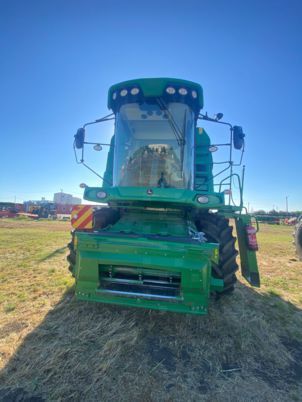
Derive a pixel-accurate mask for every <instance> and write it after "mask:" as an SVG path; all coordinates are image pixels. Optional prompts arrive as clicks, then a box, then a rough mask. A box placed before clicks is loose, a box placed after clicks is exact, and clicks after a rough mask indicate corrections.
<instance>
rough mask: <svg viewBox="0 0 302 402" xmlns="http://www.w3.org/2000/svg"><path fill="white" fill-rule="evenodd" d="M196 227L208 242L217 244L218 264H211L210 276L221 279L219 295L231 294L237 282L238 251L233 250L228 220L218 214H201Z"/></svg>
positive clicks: (232, 239)
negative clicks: (221, 288)
mask: <svg viewBox="0 0 302 402" xmlns="http://www.w3.org/2000/svg"><path fill="white" fill-rule="evenodd" d="M196 227H197V229H198V230H199V231H200V232H204V234H205V237H206V239H207V241H208V242H210V243H219V263H218V264H215V263H212V275H213V277H214V278H218V279H223V282H224V289H223V291H222V292H219V293H220V294H222V293H230V292H232V291H233V290H234V285H235V283H236V281H237V278H236V271H237V270H238V264H237V262H236V257H237V255H238V251H237V250H236V249H235V242H236V237H234V236H233V234H232V233H233V228H232V227H231V226H229V220H228V219H226V218H225V217H223V216H221V215H218V214H210V213H208V214H202V215H200V216H199V218H198V219H197V221H196Z"/></svg>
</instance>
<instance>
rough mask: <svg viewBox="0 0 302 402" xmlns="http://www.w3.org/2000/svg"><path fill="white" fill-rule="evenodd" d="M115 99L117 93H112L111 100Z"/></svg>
mask: <svg viewBox="0 0 302 402" xmlns="http://www.w3.org/2000/svg"><path fill="white" fill-rule="evenodd" d="M116 97H117V93H116V92H113V94H112V99H113V100H115V99H116Z"/></svg>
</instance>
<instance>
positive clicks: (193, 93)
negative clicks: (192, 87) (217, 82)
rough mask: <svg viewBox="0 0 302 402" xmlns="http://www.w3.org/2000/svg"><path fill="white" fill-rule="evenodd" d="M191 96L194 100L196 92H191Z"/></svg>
mask: <svg viewBox="0 0 302 402" xmlns="http://www.w3.org/2000/svg"><path fill="white" fill-rule="evenodd" d="M191 94H192V98H194V99H196V98H197V92H196V91H192V92H191Z"/></svg>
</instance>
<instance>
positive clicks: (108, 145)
mask: <svg viewBox="0 0 302 402" xmlns="http://www.w3.org/2000/svg"><path fill="white" fill-rule="evenodd" d="M84 144H88V145H103V146H107V147H110V146H111V145H110V144H102V143H101V142H86V141H84Z"/></svg>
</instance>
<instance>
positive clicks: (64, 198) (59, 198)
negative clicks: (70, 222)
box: [53, 191, 82, 205]
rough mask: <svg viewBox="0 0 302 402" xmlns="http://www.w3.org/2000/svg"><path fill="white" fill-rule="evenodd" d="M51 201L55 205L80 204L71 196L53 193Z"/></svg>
mask: <svg viewBox="0 0 302 402" xmlns="http://www.w3.org/2000/svg"><path fill="white" fill-rule="evenodd" d="M53 201H54V203H55V204H62V205H66V204H67V205H75V204H81V203H82V200H81V198H78V197H73V196H72V195H71V194H66V193H63V192H62V191H61V192H60V193H55V194H54V196H53Z"/></svg>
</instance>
